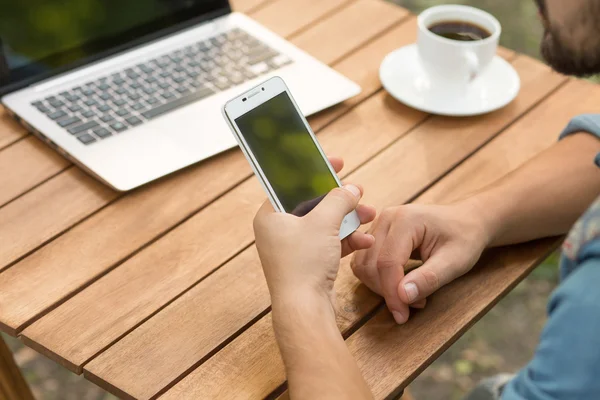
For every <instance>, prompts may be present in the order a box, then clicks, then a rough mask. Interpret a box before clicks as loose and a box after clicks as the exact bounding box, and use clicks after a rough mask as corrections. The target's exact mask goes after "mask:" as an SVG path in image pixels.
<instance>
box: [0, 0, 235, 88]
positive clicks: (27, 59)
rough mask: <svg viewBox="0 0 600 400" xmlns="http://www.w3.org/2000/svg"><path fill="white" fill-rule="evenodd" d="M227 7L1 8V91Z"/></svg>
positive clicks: (115, 0) (217, 1) (163, 2)
mask: <svg viewBox="0 0 600 400" xmlns="http://www.w3.org/2000/svg"><path fill="white" fill-rule="evenodd" d="M228 11H229V2H228V1H227V0H27V1H22V0H21V1H10V2H8V4H3V5H2V10H1V11H0V94H2V93H3V92H7V91H8V89H10V87H15V86H23V84H24V83H29V82H33V81H36V80H39V79H42V78H45V77H47V76H51V75H53V74H56V73H59V72H63V71H65V70H67V69H69V68H72V67H76V66H79V65H83V64H85V63H86V62H89V61H91V60H94V59H97V58H100V57H102V56H106V55H108V54H110V53H114V52H116V51H119V50H123V49H126V48H127V47H131V46H133V45H137V44H140V43H143V42H144V41H147V40H151V39H155V38H157V37H160V35H161V34H166V33H169V32H172V31H176V30H177V29H178V28H181V27H184V26H188V25H192V24H193V23H197V22H200V21H202V20H206V19H208V18H212V17H215V16H217V15H222V14H224V13H226V12H228Z"/></svg>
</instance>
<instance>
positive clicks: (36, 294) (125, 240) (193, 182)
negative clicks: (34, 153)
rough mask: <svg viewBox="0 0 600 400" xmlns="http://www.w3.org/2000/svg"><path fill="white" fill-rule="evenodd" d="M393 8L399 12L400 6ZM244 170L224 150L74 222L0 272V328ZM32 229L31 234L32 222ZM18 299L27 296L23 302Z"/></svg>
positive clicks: (18, 323) (31, 314) (12, 329)
mask: <svg viewBox="0 0 600 400" xmlns="http://www.w3.org/2000/svg"><path fill="white" fill-rule="evenodd" d="M297 1H300V0H297ZM396 11H397V12H399V13H404V12H403V11H400V9H398V10H396ZM396 15H399V14H396ZM323 23H328V21H324V22H323ZM350 40H351V41H354V42H355V43H357V45H359V44H360V43H361V42H362V39H361V38H355V39H351V38H350ZM305 45H306V46H307V48H305V50H307V51H309V52H310V51H311V49H312V48H315V47H317V46H318V42H315V43H305ZM332 118H333V117H332ZM215 170H219V171H220V174H221V176H220V179H219V180H218V181H216V180H214V179H213V176H214V171H215ZM250 174H251V172H250V169H249V168H248V166H247V163H246V162H245V160H244V159H243V157H242V155H241V154H240V153H239V152H237V151H234V152H229V153H226V154H224V155H221V156H218V157H215V158H213V159H211V160H208V161H205V162H204V163H202V164H200V165H197V166H194V167H192V168H188V169H186V170H185V171H182V172H180V173H179V174H176V175H174V176H172V177H169V178H168V179H164V180H162V181H159V182H157V183H155V184H153V185H150V186H149V187H145V188H142V189H141V190H138V191H136V192H134V193H133V194H131V195H129V196H127V197H126V198H124V199H121V200H119V201H118V202H116V203H114V204H111V205H110V206H108V207H106V208H105V209H103V210H101V211H100V212H99V213H98V214H97V215H94V216H92V217H91V218H90V219H88V220H86V221H84V222H83V223H82V224H80V225H78V226H75V227H74V228H73V229H72V230H71V231H69V232H67V233H66V234H64V235H63V236H61V237H60V238H58V239H57V240H55V241H54V242H52V243H50V244H49V245H47V246H46V247H44V248H42V249H41V250H40V251H38V252H37V253H35V254H33V256H32V257H29V258H27V259H25V260H23V261H21V262H20V263H18V264H16V265H14V266H13V267H11V268H10V269H11V270H12V269H15V268H16V269H15V270H14V271H12V272H11V274H10V276H7V275H5V274H7V272H5V273H3V274H0V304H2V303H5V304H7V307H5V308H4V310H2V309H0V329H4V330H5V331H7V332H8V333H11V334H16V333H17V331H18V330H20V329H19V328H21V327H23V326H24V325H25V324H26V323H27V322H28V321H30V320H32V319H34V318H36V317H37V316H39V315H40V313H42V312H43V311H44V310H45V309H47V308H48V307H51V306H52V305H53V304H55V303H56V302H59V301H61V300H62V299H64V298H65V297H67V296H69V295H70V294H72V293H74V292H75V291H77V290H79V288H81V286H82V285H85V284H86V283H87V282H89V281H90V280H93V279H95V278H96V277H97V276H98V275H100V274H102V273H104V272H105V271H106V270H107V269H108V268H111V267H112V266H113V265H115V263H117V262H118V261H119V260H121V259H122V258H124V257H126V256H127V255H128V254H131V252H133V251H135V250H136V249H138V248H139V247H140V246H142V245H143V244H144V243H146V242H148V241H149V240H152V238H154V237H156V236H157V235H160V234H162V233H163V232H164V231H165V229H168V228H169V227H170V226H173V225H174V224H176V223H177V222H178V221H181V220H182V219H183V218H186V217H187V216H189V215H190V213H194V212H195V211H197V210H198V209H199V208H201V207H202V206H203V205H205V204H206V203H207V202H210V201H211V200H212V199H214V198H216V197H217V196H218V195H219V194H220V193H222V192H224V191H226V190H228V189H230V188H231V187H232V186H234V185H235V184H237V183H238V182H240V181H241V180H243V179H244V178H246V177H248V176H250ZM57 178H58V177H57ZM57 178H54V179H57ZM50 182H51V181H50ZM50 182H48V184H51V183H50ZM62 196H64V197H63V198H64V201H65V202H67V201H70V200H69V194H68V193H62ZM161 208H162V209H163V210H165V211H167V212H163V213H159V214H158V218H153V219H152V224H150V225H149V226H147V227H145V229H144V230H140V229H139V221H140V220H145V219H146V218H145V216H146V215H152V214H155V210H157V209H161ZM22 223H27V221H23V222H22ZM115 227H118V229H119V230H121V231H122V232H121V234H122V235H123V236H119V235H114V231H115ZM0 229H2V227H1V226H0ZM32 234H33V235H35V234H36V231H35V227H34V226H32ZM73 248H76V249H80V251H81V253H82V254H86V258H85V259H84V260H78V259H73V256H72V254H70V253H69V251H68V249H73ZM107 249H108V250H107ZM62 268H64V269H65V270H68V271H69V274H67V276H68V278H67V279H65V277H63V276H61V275H60V274H56V271H58V270H61V269H62ZM15 277H19V279H21V280H23V281H26V282H27V281H29V282H30V281H35V282H40V284H39V285H38V286H36V288H35V289H34V288H31V287H29V288H28V287H27V285H15V284H14V280H15ZM48 277H50V279H48ZM52 277H54V278H52ZM9 299H10V303H9ZM20 299H28V300H27V301H26V302H23V301H21V300H20ZM24 303H26V304H24ZM9 305H11V306H10V307H9Z"/></svg>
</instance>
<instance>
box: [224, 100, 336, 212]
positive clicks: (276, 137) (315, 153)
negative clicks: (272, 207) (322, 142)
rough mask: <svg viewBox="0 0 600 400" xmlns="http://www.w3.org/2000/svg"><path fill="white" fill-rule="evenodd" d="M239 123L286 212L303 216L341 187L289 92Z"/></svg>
mask: <svg viewBox="0 0 600 400" xmlns="http://www.w3.org/2000/svg"><path fill="white" fill-rule="evenodd" d="M235 123H236V124H237V126H238V128H239V130H240V132H241V134H242V136H243V137H244V139H245V140H246V143H247V144H248V146H249V147H250V150H251V151H252V153H253V154H254V158H255V159H256V161H257V162H258V164H259V165H260V168H261V169H262V171H263V173H264V175H265V177H266V178H267V180H268V181H269V183H270V184H271V187H272V188H273V191H274V192H275V193H274V194H275V196H276V197H277V198H278V199H279V202H280V203H281V204H282V206H283V208H284V211H285V212H287V213H290V214H294V215H297V216H303V215H305V214H307V213H308V212H310V210H312V209H313V208H314V207H315V206H316V205H317V204H319V202H320V201H321V200H322V199H323V197H325V195H326V194H327V193H329V191H330V190H331V189H333V188H336V187H337V186H338V183H337V181H336V180H335V178H334V176H333V175H332V173H331V170H330V169H329V167H328V165H327V162H326V161H325V160H324V159H323V156H322V155H321V152H320V151H319V149H318V148H317V146H316V144H315V142H314V141H313V139H312V137H311V135H310V133H309V131H308V130H307V128H306V125H305V124H304V122H303V121H302V117H301V116H300V115H299V114H298V111H296V107H294V104H293V103H292V100H291V99H290V97H289V95H288V94H287V93H286V92H283V93H281V94H279V95H277V96H275V97H273V98H272V99H271V100H269V101H266V102H265V103H263V104H261V105H260V106H258V107H257V108H255V109H253V110H251V111H249V112H247V113H246V114H244V115H242V116H241V117H238V118H237V119H236V120H235Z"/></svg>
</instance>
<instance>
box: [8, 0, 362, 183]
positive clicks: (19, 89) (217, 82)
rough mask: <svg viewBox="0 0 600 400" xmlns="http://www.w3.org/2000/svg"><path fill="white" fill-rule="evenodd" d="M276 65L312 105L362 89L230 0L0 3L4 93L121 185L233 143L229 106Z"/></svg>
mask: <svg viewBox="0 0 600 400" xmlns="http://www.w3.org/2000/svg"><path fill="white" fill-rule="evenodd" d="M273 75H279V76H281V77H282V78H283V79H284V80H285V81H286V82H287V84H288V86H289V87H290V89H291V90H292V92H293V93H294V97H295V98H296V99H297V101H298V103H299V105H300V108H301V109H302V112H304V113H305V114H306V115H310V114H313V113H315V112H317V111H320V110H323V109H324V108H327V107H329V106H332V105H334V104H336V103H339V102H341V101H344V100H346V99H348V98H349V97H352V96H354V95H356V94H358V93H359V91H360V88H359V87H358V86H357V85H356V84H355V83H353V82H351V81H350V80H348V79H347V78H345V77H344V76H342V75H340V74H338V73H337V72H335V71H333V70H332V69H330V68H329V67H327V66H326V65H323V64H322V63H320V62H319V61H317V60H315V59H314V58H312V57H311V56H309V55H308V54H306V53H305V52H303V51H301V50H299V49H298V48H296V47H295V46H293V45H292V44H290V43H289V42H287V41H285V40H284V39H282V38H281V37H279V36H277V35H276V34H274V33H272V32H270V31H269V30H267V29H266V28H264V27H263V26H261V25H260V24H258V23H257V22H255V21H253V20H252V19H250V18H248V17H246V16H244V15H242V14H239V13H233V12H231V8H230V5H229V2H228V1H227V0H121V1H106V0H89V1H85V2H81V1H79V0H50V1H49V0H35V1H29V2H27V6H22V7H10V6H9V7H8V8H4V9H3V10H2V12H1V13H0V96H1V99H2V103H3V104H4V105H5V106H6V107H7V109H8V110H9V111H10V112H11V113H12V114H13V115H14V117H15V118H17V119H18V120H19V121H21V123H22V124H24V125H25V126H26V127H27V128H28V129H29V130H30V131H31V132H33V133H34V134H36V135H37V136H39V137H40V138H41V139H42V140H44V141H45V142H46V143H48V144H49V145H50V146H51V147H53V148H54V149H56V150H57V151H58V152H60V153H61V154H62V155H64V156H65V157H67V158H69V159H71V160H72V161H73V162H75V163H76V164H78V165H80V166H82V167H83V168H84V169H86V170H87V171H88V172H90V173H91V174H93V175H94V176H96V177H97V178H99V179H100V180H102V181H103V182H105V183H106V184H108V185H110V186H111V187H113V188H115V189H117V190H121V191H125V190H129V189H132V188H135V187H137V186H140V185H143V184H145V183H147V182H150V181H152V180H154V179H157V178H159V177H161V176H164V175H166V174H169V173H171V172H173V171H176V170H178V169H181V168H183V167H186V166H188V165H190V164H193V163H196V162H198V161H201V160H204V159H206V158H208V157H211V156H213V155H215V154H217V153H219V152H222V151H224V150H227V149H229V148H232V147H235V146H236V145H237V144H236V141H235V138H234V137H233V135H232V134H231V132H230V131H229V129H228V127H227V125H226V124H225V122H224V120H223V118H222V116H221V112H220V109H221V106H222V105H223V104H224V103H225V102H226V101H227V100H229V99H230V98H232V97H234V96H235V95H236V94H238V93H241V92H243V91H244V90H247V89H249V88H250V87H252V86H253V85H256V84H257V83H258V82H259V81H263V80H265V79H267V78H269V77H270V76H273Z"/></svg>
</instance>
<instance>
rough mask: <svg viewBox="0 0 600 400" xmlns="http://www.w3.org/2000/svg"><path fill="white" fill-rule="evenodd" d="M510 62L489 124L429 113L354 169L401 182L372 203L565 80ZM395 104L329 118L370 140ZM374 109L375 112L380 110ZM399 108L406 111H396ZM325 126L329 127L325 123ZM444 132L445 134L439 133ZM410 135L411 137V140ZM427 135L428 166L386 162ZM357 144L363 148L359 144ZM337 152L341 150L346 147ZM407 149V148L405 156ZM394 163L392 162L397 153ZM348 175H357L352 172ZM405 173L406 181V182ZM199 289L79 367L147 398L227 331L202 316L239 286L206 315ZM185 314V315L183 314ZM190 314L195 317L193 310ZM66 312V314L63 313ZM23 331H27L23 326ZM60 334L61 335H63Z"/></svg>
mask: <svg viewBox="0 0 600 400" xmlns="http://www.w3.org/2000/svg"><path fill="white" fill-rule="evenodd" d="M515 65H516V66H517V68H518V70H519V71H520V72H521V74H522V75H523V87H524V90H523V93H522V95H521V96H520V97H519V99H518V100H517V101H516V102H515V103H514V104H513V105H511V106H509V107H507V108H506V109H504V110H502V111H500V112H498V113H496V114H495V115H494V116H488V117H487V118H488V119H489V120H490V123H489V124H486V126H485V127H483V126H482V124H481V123H480V120H479V119H474V120H469V119H463V120H461V121H460V123H456V122H453V121H455V120H452V119H447V118H445V119H441V118H440V120H443V123H444V124H445V125H448V128H447V130H446V131H442V132H438V131H440V129H439V123H441V121H439V123H438V122H436V119H434V120H433V123H431V124H430V123H429V122H431V121H429V122H426V123H425V124H423V125H421V126H420V127H419V128H417V129H416V130H415V131H414V132H412V133H411V134H409V135H407V136H406V137H404V138H403V139H400V140H399V141H397V142H395V143H394V144H393V145H392V146H391V149H392V151H391V152H390V151H388V150H389V149H390V148H388V149H386V150H385V151H384V153H383V154H382V155H380V156H378V157H377V158H375V159H374V160H372V161H370V162H369V163H368V164H367V165H366V166H365V167H363V168H361V169H360V170H359V172H360V171H361V170H363V169H369V170H371V169H375V170H376V171H377V172H378V173H379V174H381V175H383V176H385V177H386V178H382V177H381V176H379V177H378V179H375V180H373V181H374V182H380V181H381V179H388V178H389V179H393V178H394V177H396V180H398V179H402V180H403V182H396V184H394V185H385V186H386V187H390V188H393V189H390V192H391V193H388V192H386V191H384V190H381V189H380V188H377V190H375V188H374V189H373V190H372V192H374V193H375V194H373V196H377V200H376V201H375V200H373V199H371V200H372V202H373V203H374V204H377V205H380V206H381V205H386V204H387V205H389V204H390V203H389V201H390V199H392V201H394V202H395V201H397V200H398V197H399V193H402V196H404V197H405V198H404V201H406V200H407V199H408V198H410V197H411V196H414V195H415V194H416V193H418V192H419V191H420V190H421V189H422V188H423V187H426V186H427V185H428V183H431V182H433V181H435V179H437V177H439V176H440V175H442V174H443V173H445V172H446V171H447V169H448V168H449V167H451V166H452V165H454V164H455V163H457V162H459V161H460V160H461V159H462V158H464V157H466V156H468V155H469V154H470V152H472V151H474V150H475V149H476V148H477V147H479V146H480V145H481V144H482V143H483V142H484V141H485V140H488V139H489V138H490V137H492V136H493V135H494V134H496V133H497V132H498V131H499V130H501V129H502V127H503V126H505V125H507V124H508V123H510V122H511V121H512V120H513V119H514V118H515V117H517V116H518V115H519V114H521V113H523V112H525V111H526V110H527V109H528V108H529V107H531V105H532V104H533V103H534V102H536V101H538V100H539V99H540V98H541V97H543V96H545V95H546V94H547V93H548V92H549V91H550V90H552V89H553V88H555V87H556V86H557V85H558V84H559V83H560V82H562V81H563V78H561V77H559V76H556V75H554V74H551V73H550V72H549V70H548V69H547V68H546V67H544V66H541V65H540V64H539V63H537V62H535V61H532V60H529V59H527V58H522V59H520V60H518V61H517V62H516V63H515ZM372 103H373V104H375V103H376V106H373V107H372V110H367V111H368V112H362V115H364V117H360V118H349V117H350V116H352V115H358V113H359V112H360V111H362V110H365V109H366V108H367V105H369V104H372ZM398 106H399V103H397V102H395V101H391V100H390V99H389V97H388V96H387V95H385V94H384V93H382V94H381V95H377V96H375V97H373V98H372V99H370V100H369V101H367V102H365V103H364V104H361V105H360V106H359V107H358V108H356V109H355V110H354V111H353V112H352V113H350V114H348V115H347V116H346V117H345V118H342V119H341V120H340V121H339V123H336V124H334V125H331V127H334V126H336V125H339V124H340V123H341V122H349V123H350V124H351V125H349V128H348V129H349V130H348V131H346V130H341V132H344V131H345V132H346V134H345V135H348V134H349V133H350V132H351V130H350V129H352V128H351V127H352V126H354V130H357V129H358V130H360V131H364V132H367V137H370V140H371V141H373V140H375V139H377V138H378V136H380V135H383V134H386V133H387V130H390V129H391V130H394V131H395V130H397V128H396V127H395V123H392V120H391V118H392V117H393V116H394V115H396V114H398V112H399V111H400V110H399V109H398ZM377 110H380V111H379V112H378V111H377ZM400 112H401V113H404V112H402V111H400ZM378 114H379V115H378ZM386 114H388V115H386ZM396 118H397V117H396ZM382 120H389V121H390V122H388V127H387V128H385V127H381V126H378V125H377V124H381V122H377V124H376V123H374V122H373V121H382ZM325 131H326V132H327V129H326V130H325ZM371 132H377V135H372V134H370V133H371ZM436 132H438V133H436ZM442 134H444V136H445V137H446V139H445V140H444V137H443V136H442ZM413 136H414V138H412V139H411V137H413ZM432 136H435V138H432ZM343 139H344V142H343V143H340V145H346V146H351V145H352V143H353V142H356V141H357V140H354V139H352V138H351V137H348V136H344V137H343ZM433 140H435V141H436V143H435V145H433V146H432V151H431V154H430V155H429V157H431V162H427V163H426V164H427V168H413V167H411V169H410V171H411V173H410V174H406V173H405V174H402V170H399V169H398V167H397V166H392V167H390V166H389V165H388V159H389V158H390V155H391V156H394V154H395V153H397V152H398V151H399V150H397V149H396V147H397V146H399V145H400V144H401V143H405V142H407V143H409V145H407V146H406V147H403V148H402V149H403V150H402V151H401V153H402V154H401V155H400V156H399V157H400V158H401V159H402V157H403V156H404V153H407V154H408V156H406V157H404V158H405V159H411V161H413V162H415V161H417V160H418V159H417V157H422V154H421V152H422V148H423V146H424V145H423V144H422V142H426V144H430V143H429V142H431V141H433ZM358 142H359V145H360V146H361V148H362V151H365V149H364V140H362V141H358ZM323 144H324V147H325V149H326V150H327V149H328V144H327V143H326V142H325V141H323ZM356 151H357V150H354V152H356ZM358 151H361V150H360V148H359V149H358ZM354 152H349V154H353V153H354ZM338 154H344V155H346V152H343V153H338ZM410 154H413V155H412V156H410ZM382 157H383V158H382ZM380 159H381V161H380ZM428 161H429V159H428ZM396 164H398V158H397V157H396ZM432 164H433V165H432ZM372 166H373V167H372ZM359 172H358V173H359ZM352 175H353V176H356V174H352ZM404 180H405V181H406V182H404ZM359 182H365V183H366V182H367V180H364V181H363V180H359ZM239 218H240V217H239V216H236V218H235V219H238V220H239ZM249 220H250V217H248V221H249ZM224 223H226V222H224ZM248 223H249V222H248ZM252 251H253V250H247V252H252ZM229 264H233V265H236V261H235V260H234V261H232V262H231V263H229ZM229 264H227V265H225V266H224V267H223V268H228V265H229ZM244 265H245V268H246V269H247V270H250V268H251V266H252V268H255V269H258V270H259V269H260V267H259V265H258V260H257V259H254V260H253V262H252V263H249V262H247V261H246V260H245V261H244ZM117 272H118V271H117ZM219 276H220V275H216V277H215V275H213V276H210V277H208V278H207V279H206V281H204V282H203V284H201V285H200V286H201V287H202V288H205V287H208V285H211V284H212V285H216V286H221V285H223V286H225V287H226V285H225V284H218V283H216V282H218V281H215V280H216V279H218V277H219ZM238 279H241V280H242V281H246V280H247V279H248V278H246V277H244V276H243V275H242V276H240V277H239V278H238ZM210 282H212V283H210ZM204 285H207V286H204ZM88 290H89V289H88ZM256 290H257V289H256V286H254V285H246V291H245V292H244V293H245V294H246V295H247V294H248V293H249V292H248V291H252V292H255V291H256ZM201 292H202V291H201V290H200V289H198V288H197V287H195V288H193V289H192V290H190V292H189V293H188V294H186V295H184V296H183V297H181V298H180V299H178V300H176V301H175V302H174V303H173V304H171V305H170V306H168V307H167V308H165V310H163V311H162V312H160V313H159V314H157V315H156V316H154V317H153V318H151V319H150V320H149V321H147V322H146V323H144V324H143V325H142V326H141V327H140V328H138V329H136V330H135V331H133V332H132V333H130V334H129V335H128V336H126V337H125V338H123V339H122V340H121V341H119V342H118V343H116V344H115V345H114V346H113V347H111V348H110V349H108V350H107V351H106V352H104V353H103V354H101V355H100V356H99V357H98V358H96V359H95V360H93V361H92V362H90V363H89V364H88V365H87V366H86V367H85V370H86V372H87V373H88V375H89V376H90V378H91V379H94V380H95V381H96V382H99V383H102V382H103V381H104V382H108V384H110V387H112V388H114V387H118V388H120V389H122V390H125V391H126V392H127V393H129V394H130V395H132V396H134V397H136V398H146V397H149V396H152V394H153V393H152V392H149V391H148V390H149V388H150V387H151V386H152V385H154V384H156V383H160V385H158V386H159V387H160V386H161V385H163V384H164V383H165V382H167V383H168V382H169V381H168V380H167V379H165V378H164V376H165V375H167V376H169V378H170V379H173V376H174V375H173V374H174V372H175V371H174V370H175V368H174V365H176V363H183V365H182V367H181V368H180V370H181V372H184V371H186V370H187V369H189V368H190V367H192V366H193V364H194V362H196V363H197V362H199V361H200V360H202V359H203V358H204V357H206V354H207V353H206V352H207V348H208V349H209V350H210V349H212V348H213V347H215V346H218V345H219V344H220V340H222V338H223V337H224V336H225V335H226V332H221V331H219V330H217V329H216V328H215V327H214V326H213V325H212V324H210V323H208V321H211V320H213V319H214V318H215V317H216V316H217V315H229V314H230V313H231V312H232V310H231V307H238V304H237V302H235V301H231V299H232V298H236V297H237V296H238V295H243V294H240V293H239V292H237V293H231V292H229V291H228V290H227V291H221V292H220V293H219V299H220V301H219V302H217V303H218V304H221V305H222V306H221V307H222V308H218V309H216V310H213V311H212V312H210V313H208V314H207V313H204V314H203V313H202V311H198V313H196V311H197V310H196V309H195V307H193V306H191V305H189V304H186V299H191V298H195V297H196V296H202V295H201ZM348 293H354V291H352V290H349V291H348ZM265 299H266V297H265ZM73 300H75V299H73ZM265 301H267V300H265ZM267 306H268V303H257V304H256V305H255V307H254V312H253V313H250V314H248V315H247V316H246V317H245V318H243V319H242V318H239V317H238V318H236V319H235V321H234V322H235V323H236V324H237V325H235V326H231V324H227V326H225V328H227V329H229V330H230V332H229V334H230V335H231V334H233V333H235V332H236V330H237V329H241V328H242V327H243V326H244V325H245V324H246V323H248V322H249V321H251V320H252V319H253V318H255V317H256V316H257V315H259V314H260V313H262V312H264V310H265V309H266V307H267ZM87 308H88V307H84V306H81V307H80V309H81V310H85V309H87ZM213 312H214V314H213ZM234 314H235V315H236V316H239V314H236V313H235V312H234ZM50 315H51V314H50ZM184 315H185V316H186V317H184V318H182V316H184ZM192 315H193V316H194V317H191V316H192ZM363 315H364V314H363ZM70 317H71V318H70V319H71V320H77V319H78V318H79V317H76V316H75V315H71V316H70ZM53 319H54V318H53ZM64 319H65V320H66V318H64ZM347 320H348V321H353V322H356V318H352V316H348V317H347ZM200 321H202V322H200ZM40 323H44V320H43V319H42V320H41V321H40ZM201 326H204V328H200V327H201ZM57 328H58V326H53V327H47V328H46V329H45V330H43V331H38V332H37V338H38V340H43V338H44V337H46V335H48V334H51V332H52V331H53V330H54V329H57ZM192 329H193V331H194V332H195V334H198V332H199V330H200V331H201V332H202V335H201V336H202V337H203V339H204V340H203V341H202V343H190V342H189V341H188V342H184V343H183V342H181V341H179V340H176V339H171V336H170V335H172V334H173V331H178V332H187V333H188V334H189V332H191V331H192ZM24 334H25V335H28V332H27V330H26V331H25V332H24ZM62 336H65V335H64V334H63V335H62ZM154 341H160V343H161V345H160V346H158V345H157V344H156V343H155V342H154ZM211 343H212V344H211ZM209 344H210V346H209ZM171 346H173V347H178V349H177V351H174V350H173V347H171ZM179 346H186V349H185V350H184V349H182V348H181V347H179ZM148 349H152V350H148ZM159 358H160V359H162V360H163V363H164V365H165V366H168V368H160V367H156V368H153V370H152V371H147V369H146V366H147V365H149V363H151V361H150V360H151V359H159ZM187 360H189V361H187ZM175 376H176V375H175ZM105 385H106V383H105ZM121 394H122V393H121ZM257 396H258V394H257Z"/></svg>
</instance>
